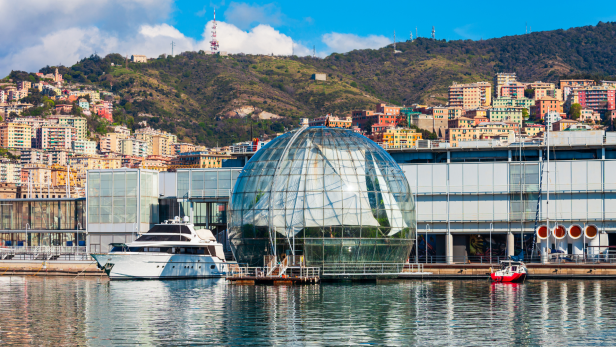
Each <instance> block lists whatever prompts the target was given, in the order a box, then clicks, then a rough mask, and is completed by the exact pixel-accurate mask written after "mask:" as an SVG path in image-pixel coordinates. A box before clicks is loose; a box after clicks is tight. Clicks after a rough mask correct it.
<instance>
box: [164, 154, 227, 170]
mask: <svg viewBox="0 0 616 347" xmlns="http://www.w3.org/2000/svg"><path fill="white" fill-rule="evenodd" d="M225 159H235V157H233V156H230V155H226V154H213V153H209V152H192V153H182V154H180V155H178V156H177V157H175V158H173V159H172V161H171V164H170V166H169V168H174V169H176V168H200V169H206V168H220V167H222V161H223V160H225Z"/></svg>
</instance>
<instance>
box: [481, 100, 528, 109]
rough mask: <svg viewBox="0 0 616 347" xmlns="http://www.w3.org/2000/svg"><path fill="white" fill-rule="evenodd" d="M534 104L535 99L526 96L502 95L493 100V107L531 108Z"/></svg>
mask: <svg viewBox="0 0 616 347" xmlns="http://www.w3.org/2000/svg"><path fill="white" fill-rule="evenodd" d="M534 104H535V100H533V99H529V98H525V97H522V98H517V99H516V98H511V97H500V98H496V99H494V100H493V101H492V107H523V108H526V109H530V107H531V106H532V105H534Z"/></svg>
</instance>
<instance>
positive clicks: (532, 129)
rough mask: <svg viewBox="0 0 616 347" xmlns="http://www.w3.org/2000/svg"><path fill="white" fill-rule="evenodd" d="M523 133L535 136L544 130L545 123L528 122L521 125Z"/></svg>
mask: <svg viewBox="0 0 616 347" xmlns="http://www.w3.org/2000/svg"><path fill="white" fill-rule="evenodd" d="M522 131H523V132H524V134H526V135H528V136H530V137H535V136H537V135H539V134H541V133H543V132H544V131H545V125H542V124H528V125H525V126H524V127H522Z"/></svg>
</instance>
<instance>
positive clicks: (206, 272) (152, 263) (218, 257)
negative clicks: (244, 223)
mask: <svg viewBox="0 0 616 347" xmlns="http://www.w3.org/2000/svg"><path fill="white" fill-rule="evenodd" d="M111 246H112V250H111V252H109V253H98V254H92V255H91V256H92V258H94V260H96V263H97V266H98V267H99V268H100V269H103V270H104V271H105V273H107V275H108V276H109V278H110V279H112V280H116V279H181V278H216V277H225V276H226V275H227V273H228V272H229V265H230V263H229V262H227V261H226V260H225V256H224V252H223V248H222V244H220V243H218V242H216V238H215V237H214V236H213V235H212V232H211V231H210V230H207V229H200V230H196V231H195V230H194V226H193V225H192V224H189V223H188V221H187V220H186V217H185V220H184V222H180V220H179V218H177V217H176V219H174V220H170V221H167V222H165V223H163V224H157V225H156V226H154V227H153V228H152V229H150V230H149V231H148V232H147V233H145V234H143V235H141V236H140V237H139V238H137V239H136V240H135V241H134V242H131V243H113V244H111Z"/></svg>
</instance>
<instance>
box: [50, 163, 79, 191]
mask: <svg viewBox="0 0 616 347" xmlns="http://www.w3.org/2000/svg"><path fill="white" fill-rule="evenodd" d="M69 172H70V175H69ZM77 173H78V170H76V169H75V168H70V169H68V168H67V167H66V166H61V165H53V166H52V167H51V184H52V185H53V186H54V187H66V184H67V177H70V178H69V180H68V183H69V185H70V186H71V187H77V186H79V185H78V183H79V182H80V180H78V179H77Z"/></svg>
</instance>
